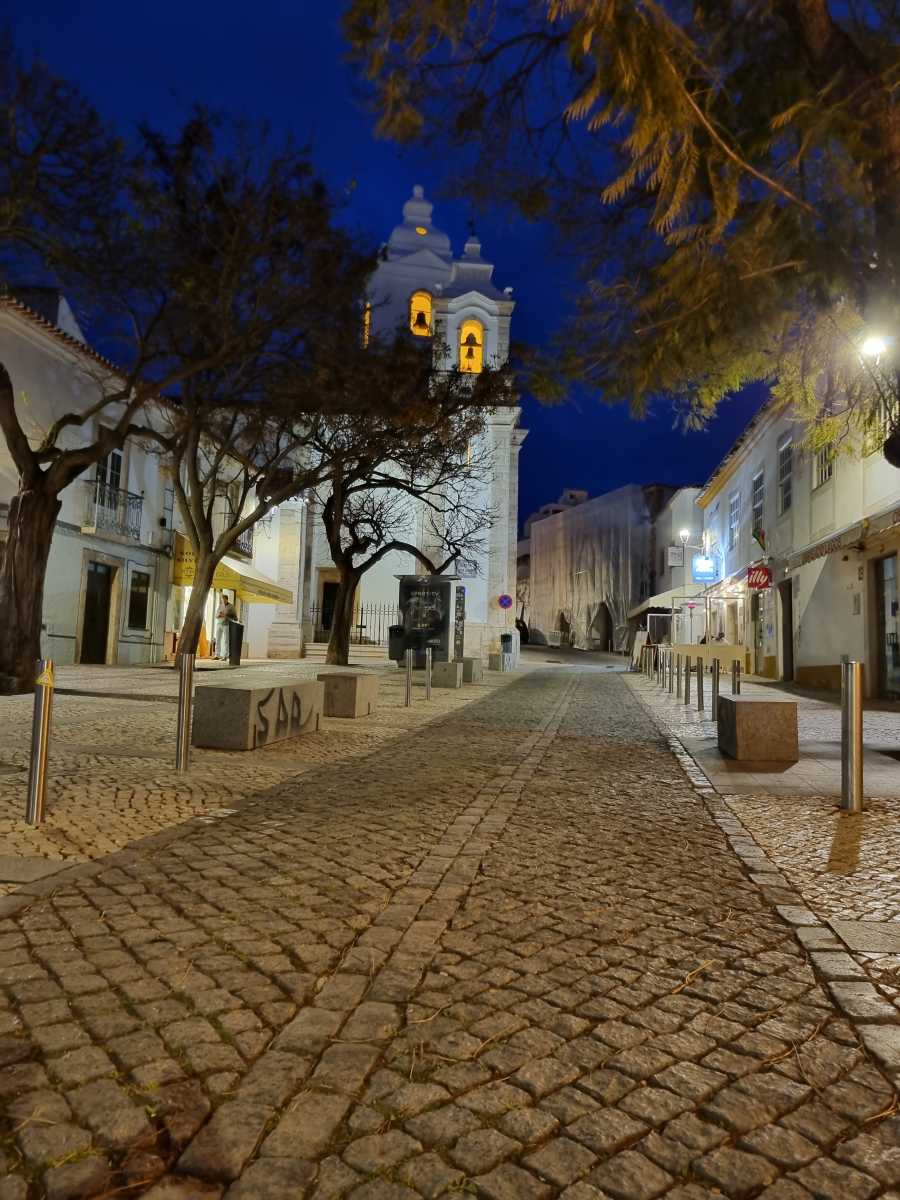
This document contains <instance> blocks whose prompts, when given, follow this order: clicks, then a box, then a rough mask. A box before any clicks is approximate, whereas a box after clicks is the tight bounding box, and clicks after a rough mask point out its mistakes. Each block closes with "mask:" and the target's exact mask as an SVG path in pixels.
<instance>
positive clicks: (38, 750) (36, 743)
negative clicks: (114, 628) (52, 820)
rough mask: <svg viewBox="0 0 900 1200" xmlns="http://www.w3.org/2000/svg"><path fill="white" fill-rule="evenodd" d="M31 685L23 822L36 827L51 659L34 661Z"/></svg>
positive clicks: (44, 764)
mask: <svg viewBox="0 0 900 1200" xmlns="http://www.w3.org/2000/svg"><path fill="white" fill-rule="evenodd" d="M37 666H38V671H37V679H36V680H35V685H34V716H33V717H32V722H31V761H30V763H29V765H28V796H27V799H26V801H25V820H26V821H27V822H28V824H29V825H40V823H41V821H43V819H44V795H45V793H46V790H47V751H48V750H49V748H50V717H51V715H52V711H53V688H54V686H55V684H54V679H53V660H52V659H50V658H39V659H38V660H37Z"/></svg>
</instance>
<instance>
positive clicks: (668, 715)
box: [628, 675, 900, 1003]
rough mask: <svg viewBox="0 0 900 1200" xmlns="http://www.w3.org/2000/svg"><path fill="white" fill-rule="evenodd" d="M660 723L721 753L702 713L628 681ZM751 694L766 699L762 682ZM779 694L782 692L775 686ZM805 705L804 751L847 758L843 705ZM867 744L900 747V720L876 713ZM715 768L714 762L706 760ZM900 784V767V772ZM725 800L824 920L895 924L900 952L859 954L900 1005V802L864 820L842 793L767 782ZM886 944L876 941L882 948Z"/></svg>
mask: <svg viewBox="0 0 900 1200" xmlns="http://www.w3.org/2000/svg"><path fill="white" fill-rule="evenodd" d="M628 684H629V686H630V687H631V688H632V689H633V690H636V691H637V692H638V694H639V695H640V696H641V698H642V700H643V701H644V703H645V704H647V705H648V706H649V707H650V709H651V710H652V712H653V713H654V715H655V717H656V718H657V720H659V721H660V722H661V724H662V725H663V727H664V728H665V729H667V730H668V731H669V732H670V733H671V734H672V735H673V736H676V737H678V738H679V739H680V740H681V741H682V742H683V743H684V745H685V747H686V748H687V749H688V750H689V752H691V753H692V754H694V755H696V746H697V744H698V741H699V739H701V738H702V739H703V740H704V743H705V744H707V745H708V746H710V747H712V746H715V726H714V725H713V723H712V722H711V721H710V720H709V719H708V712H707V715H706V716H703V715H701V714H699V713H697V711H696V710H695V709H693V708H688V707H687V706H685V705H684V704H683V703H681V702H679V701H678V700H676V699H674V698H673V697H671V696H669V695H668V694H667V693H664V692H660V690H659V689H658V688H657V687H656V686H655V685H654V684H652V683H648V682H647V681H646V680H645V679H644V678H643V676H640V675H632V676H629V677H628ZM747 690H748V692H749V693H750V694H753V693H754V691H756V692H762V691H763V689H761V688H754V687H753V685H751V687H750V688H749V689H747ZM766 691H767V693H768V694H772V692H773V689H766ZM791 698H792V699H797V700H798V726H799V734H800V748H801V753H802V752H803V750H804V746H806V745H808V744H810V743H814V744H818V743H821V742H822V741H824V740H825V739H827V738H830V739H831V740H832V742H833V744H834V745H835V751H836V754H837V755H838V765H839V754H840V751H839V747H840V711H839V709H838V708H837V706H836V705H835V704H834V703H831V704H828V703H826V702H823V701H820V700H815V699H808V698H806V697H796V696H792V697H791ZM865 730H866V739H867V744H868V745H872V744H873V743H874V744H875V745H882V746H886V745H891V744H894V745H897V744H900V714H898V713H894V712H872V713H869V712H867V713H866V715H865ZM700 765H701V767H704V766H705V765H706V763H705V759H704V760H702V761H701V763H700ZM895 770H896V773H897V776H898V777H900V765H898V766H896V768H895ZM722 799H723V800H724V802H725V803H726V804H727V806H728V808H729V810H730V811H731V812H732V813H733V814H734V815H735V816H736V817H737V818H738V819H739V820H740V821H741V824H742V826H743V827H744V829H745V830H746V831H747V832H748V833H749V834H750V835H751V836H752V837H753V839H754V841H755V842H756V844H757V845H758V846H759V847H760V848H761V849H762V850H763V851H764V852H765V854H766V855H767V856H768V858H769V860H770V862H771V863H772V865H773V867H774V869H776V870H778V871H779V872H781V874H782V875H783V876H784V877H785V878H786V879H787V881H788V882H789V884H790V885H791V886H792V887H794V888H795V889H796V890H797V891H798V892H799V893H800V895H801V896H802V898H803V902H804V904H805V905H807V907H808V908H810V909H811V910H812V911H813V912H814V913H815V914H816V915H817V916H818V917H819V918H820V919H821V920H822V921H832V920H836V921H839V922H843V921H849V922H865V923H866V926H865V928H868V929H872V928H875V927H874V926H872V925H870V924H868V923H871V922H889V923H890V925H889V926H888V927H887V928H888V932H889V934H891V941H892V942H893V943H895V945H894V947H893V950H892V951H888V950H887V948H886V946H880V948H879V949H878V950H873V951H871V952H864V951H860V950H857V949H853V948H851V953H853V955H854V957H855V958H856V960H857V962H858V963H859V964H860V966H861V967H863V968H864V970H865V971H866V972H867V974H868V975H869V976H870V977H871V978H872V979H874V980H875V981H876V982H877V983H878V984H879V986H880V987H881V988H882V991H883V992H884V994H885V995H886V996H887V997H888V998H889V999H890V1000H892V1001H894V1002H895V1003H900V868H898V864H900V798H898V797H897V796H895V795H894V796H877V795H876V796H873V795H868V796H867V799H866V811H865V813H864V815H863V816H861V817H860V816H854V815H851V814H848V813H844V812H842V811H841V810H840V807H839V805H838V803H837V799H836V797H835V796H823V795H815V794H812V793H808V792H797V793H790V792H779V793H777V794H775V793H772V792H770V791H768V790H767V789H766V787H765V785H764V784H762V785H761V786H760V789H759V791H757V792H756V793H755V794H754V793H750V792H742V793H740V794H729V793H728V791H727V790H725V791H723V793H722ZM881 940H882V939H881V938H880V937H879V936H878V935H877V934H876V936H875V938H874V943H875V944H878V943H879V942H880V941H881Z"/></svg>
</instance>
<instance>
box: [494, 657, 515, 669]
mask: <svg viewBox="0 0 900 1200" xmlns="http://www.w3.org/2000/svg"><path fill="white" fill-rule="evenodd" d="M512 669H513V656H512V655H511V654H489V655H488V670H489V671H511V670H512Z"/></svg>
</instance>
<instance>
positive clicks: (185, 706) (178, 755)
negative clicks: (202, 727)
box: [175, 654, 194, 771]
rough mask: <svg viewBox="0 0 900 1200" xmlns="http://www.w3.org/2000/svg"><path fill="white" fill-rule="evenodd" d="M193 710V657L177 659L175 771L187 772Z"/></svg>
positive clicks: (182, 656)
mask: <svg viewBox="0 0 900 1200" xmlns="http://www.w3.org/2000/svg"><path fill="white" fill-rule="evenodd" d="M193 708H194V655H193V654H182V655H180V657H179V674H178V728H177V729H176V731H175V770H176V771H187V770H188V768H189V767H190V765H191V764H190V758H191V713H192V711H193Z"/></svg>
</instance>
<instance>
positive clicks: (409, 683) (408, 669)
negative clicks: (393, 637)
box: [404, 650, 415, 708]
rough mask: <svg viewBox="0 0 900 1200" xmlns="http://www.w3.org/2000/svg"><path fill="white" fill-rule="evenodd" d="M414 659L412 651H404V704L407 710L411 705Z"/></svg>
mask: <svg viewBox="0 0 900 1200" xmlns="http://www.w3.org/2000/svg"><path fill="white" fill-rule="evenodd" d="M414 657H415V651H414V650H407V651H406V700H405V702H404V703H405V705H406V707H407V708H409V706H410V705H411V704H412V673H413V659H414Z"/></svg>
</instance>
